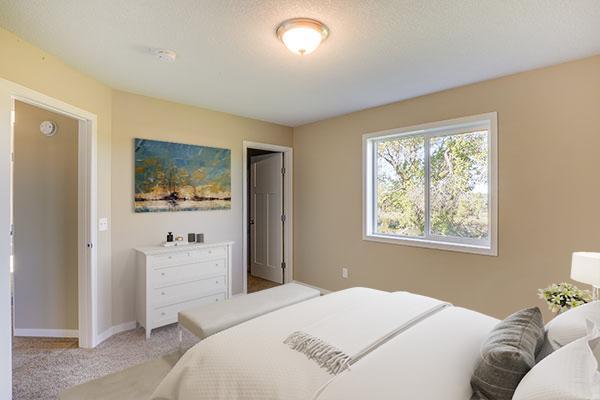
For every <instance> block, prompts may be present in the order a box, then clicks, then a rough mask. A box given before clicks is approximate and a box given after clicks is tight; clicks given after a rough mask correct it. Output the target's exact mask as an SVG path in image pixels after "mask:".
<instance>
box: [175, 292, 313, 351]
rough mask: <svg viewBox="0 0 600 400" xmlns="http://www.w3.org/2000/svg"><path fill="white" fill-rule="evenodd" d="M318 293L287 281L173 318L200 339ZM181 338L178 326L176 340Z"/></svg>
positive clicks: (186, 311)
mask: <svg viewBox="0 0 600 400" xmlns="http://www.w3.org/2000/svg"><path fill="white" fill-rule="evenodd" d="M320 294H321V293H320V292H319V291H318V290H316V289H313V288H310V287H308V286H304V285H299V284H297V283H287V284H285V285H281V286H277V287H274V288H271V289H265V290H262V291H260V292H255V293H251V294H248V295H245V296H236V297H232V298H231V299H228V300H225V301H223V302H219V303H211V304H207V305H203V306H199V307H196V308H192V309H189V310H185V311H181V312H179V313H178V315H177V320H178V322H179V328H180V329H181V328H182V327H183V328H185V329H187V330H188V331H190V332H191V333H193V334H194V335H196V336H198V337H199V338H200V339H204V338H206V337H208V336H210V335H214V334H215V333H217V332H220V331H222V330H225V329H227V328H231V327H232V326H235V325H238V324H241V323H242V322H245V321H248V320H250V319H252V318H256V317H259V316H261V315H264V314H267V313H270V312H271V311H275V310H278V309H280V308H283V307H287V306H291V305H292V304H296V303H300V302H301V301H305V300H309V299H312V298H314V297H318V296H319V295H320ZM181 338H182V332H181V330H180V332H179V340H180V343H181Z"/></svg>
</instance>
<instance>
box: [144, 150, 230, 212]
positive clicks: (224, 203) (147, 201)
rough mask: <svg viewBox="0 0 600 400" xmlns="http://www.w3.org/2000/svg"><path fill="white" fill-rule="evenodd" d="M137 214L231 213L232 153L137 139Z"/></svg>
mask: <svg viewBox="0 0 600 400" xmlns="http://www.w3.org/2000/svg"><path fill="white" fill-rule="evenodd" d="M134 149H135V151H134V157H135V212H137V213H147V212H168V211H199V210H227V209H231V150H229V149H221V148H215V147H205V146H196V145H190V144H180V143H171V142H162V141H158V140H148V139H135V140H134Z"/></svg>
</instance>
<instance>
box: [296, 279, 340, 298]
mask: <svg viewBox="0 0 600 400" xmlns="http://www.w3.org/2000/svg"><path fill="white" fill-rule="evenodd" d="M292 282H293V283H297V284H298V285H304V286H308V287H309V288H313V289H316V290H318V291H319V292H321V295H324V294H329V293H331V290H327V289H323V288H320V287H318V286H314V285H309V284H308V283H304V282H300V281H296V280H294V281H292Z"/></svg>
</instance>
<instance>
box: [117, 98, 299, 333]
mask: <svg viewBox="0 0 600 400" xmlns="http://www.w3.org/2000/svg"><path fill="white" fill-rule="evenodd" d="M112 116H113V125H112V132H113V136H112V184H113V190H112V216H113V217H112V218H113V220H112V249H113V260H112V266H113V271H112V278H113V280H112V286H113V310H112V313H113V323H114V324H119V323H123V322H127V321H132V320H134V318H135V317H134V299H135V297H134V296H135V292H134V291H135V286H134V282H135V269H134V267H135V253H134V251H133V248H134V247H136V246H142V245H153V244H159V243H160V242H161V241H163V240H165V239H166V235H167V232H168V231H172V232H174V233H184V234H186V233H188V232H203V233H204V234H205V238H206V241H210V242H214V241H221V240H233V241H235V245H234V247H233V293H239V292H241V291H242V289H243V288H242V168H243V165H242V144H243V141H244V140H250V141H255V142H265V143H272V144H279V145H287V146H289V145H291V144H292V129H291V128H287V127H283V126H280V125H275V124H270V123H266V122H261V121H257V120H252V119H248V118H242V117H237V116H233V115H231V114H225V113H220V112H214V111H209V110H205V109H201V108H197V107H191V106H184V105H180V104H174V103H171V102H167V101H161V100H157V99H153V98H149V97H144V96H138V95H134V94H130V93H125V92H119V91H115V92H114V94H113V111H112ZM136 137H137V138H145V139H156V140H166V141H171V142H178V143H188V144H196V145H204V146H215V147H224V148H228V149H231V168H232V171H231V191H232V208H231V210H221V211H197V212H175V213H143V214H136V213H134V212H133V185H134V178H133V172H134V168H133V165H134V163H133V139H134V138H136Z"/></svg>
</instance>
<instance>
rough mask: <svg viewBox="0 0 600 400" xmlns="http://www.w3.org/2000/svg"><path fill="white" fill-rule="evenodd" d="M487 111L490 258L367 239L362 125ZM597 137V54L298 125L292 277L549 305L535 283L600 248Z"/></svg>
mask: <svg viewBox="0 0 600 400" xmlns="http://www.w3.org/2000/svg"><path fill="white" fill-rule="evenodd" d="M490 111H497V112H498V123H499V131H498V139H499V147H498V149H499V252H498V257H489V256H479V255H472V254H465V253H456V252H447V251H440V250H432V249H422V248H416V247H407V246H400V245H390V244H382V243H373V242H367V241H363V240H362V231H361V229H362V225H361V218H362V199H361V190H362V187H361V184H362V170H361V168H362V158H361V157H362V156H361V136H362V134H363V133H366V132H373V131H379V130H384V129H391V128H398V127H403V126H410V125H415V124H420V123H425V122H432V121H439V120H444V119H448V118H455V117H462V116H468V115H473V114H479V113H484V112H490ZM599 148H600V56H597V57H593V58H589V59H585V60H580V61H576V62H571V63H567V64H562V65H558V66H554V67H550V68H545V69H540V70H535V71H530V72H525V73H521V74H517V75H513V76H508V77H504V78H500V79H495V80H491V81H486V82H482V83H477V84H473V85H469V86H465V87H461V88H457V89H452V90H448V91H444V92H440V93H435V94H431V95H428V96H423V97H419V98H415V99H411V100H407V101H403V102H399V103H395V104H391V105H387V106H383V107H378V108H374V109H369V110H365V111H360V112H356V113H352V114H349V115H345V116H341V117H337V118H333V119H329V120H326V121H321V122H317V123H314V124H310V125H306V126H302V127H299V128H296V129H295V130H294V153H295V154H294V161H295V165H294V172H295V173H294V185H295V186H294V193H295V196H294V206H295V210H294V215H295V221H294V227H295V231H294V234H295V237H294V245H295V248H294V254H295V257H294V263H295V265H294V268H295V279H298V280H301V281H304V282H307V283H309V284H314V285H317V286H321V287H324V288H327V289H342V288H345V287H349V286H355V285H362V286H370V287H375V288H381V289H387V290H409V291H413V292H417V293H422V294H425V295H430V296H435V297H439V298H442V299H446V300H449V301H451V302H454V303H455V304H457V305H460V306H466V307H469V308H472V309H475V310H479V311H482V312H485V313H489V314H492V315H495V316H498V317H502V316H505V315H507V314H508V313H510V312H513V311H515V310H517V309H518V308H520V307H526V306H530V305H539V306H541V307H545V306H544V304H543V303H542V302H541V301H539V300H538V299H537V297H536V290H537V289H538V288H540V287H544V286H545V285H547V284H549V283H551V282H560V281H564V280H567V279H568V277H569V269H570V254H571V252H572V251H574V250H596V251H598V250H600V230H599V229H598V226H599V225H600V207H599V206H598V202H599V201H600V184H599V183H600V180H599V176H600V175H599V171H600V164H599V160H600V157H599V156H598V154H599V153H598V149H599ZM341 266H347V267H348V268H350V277H349V279H342V278H341ZM546 316H547V317H548V316H549V315H548V314H546Z"/></svg>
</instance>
